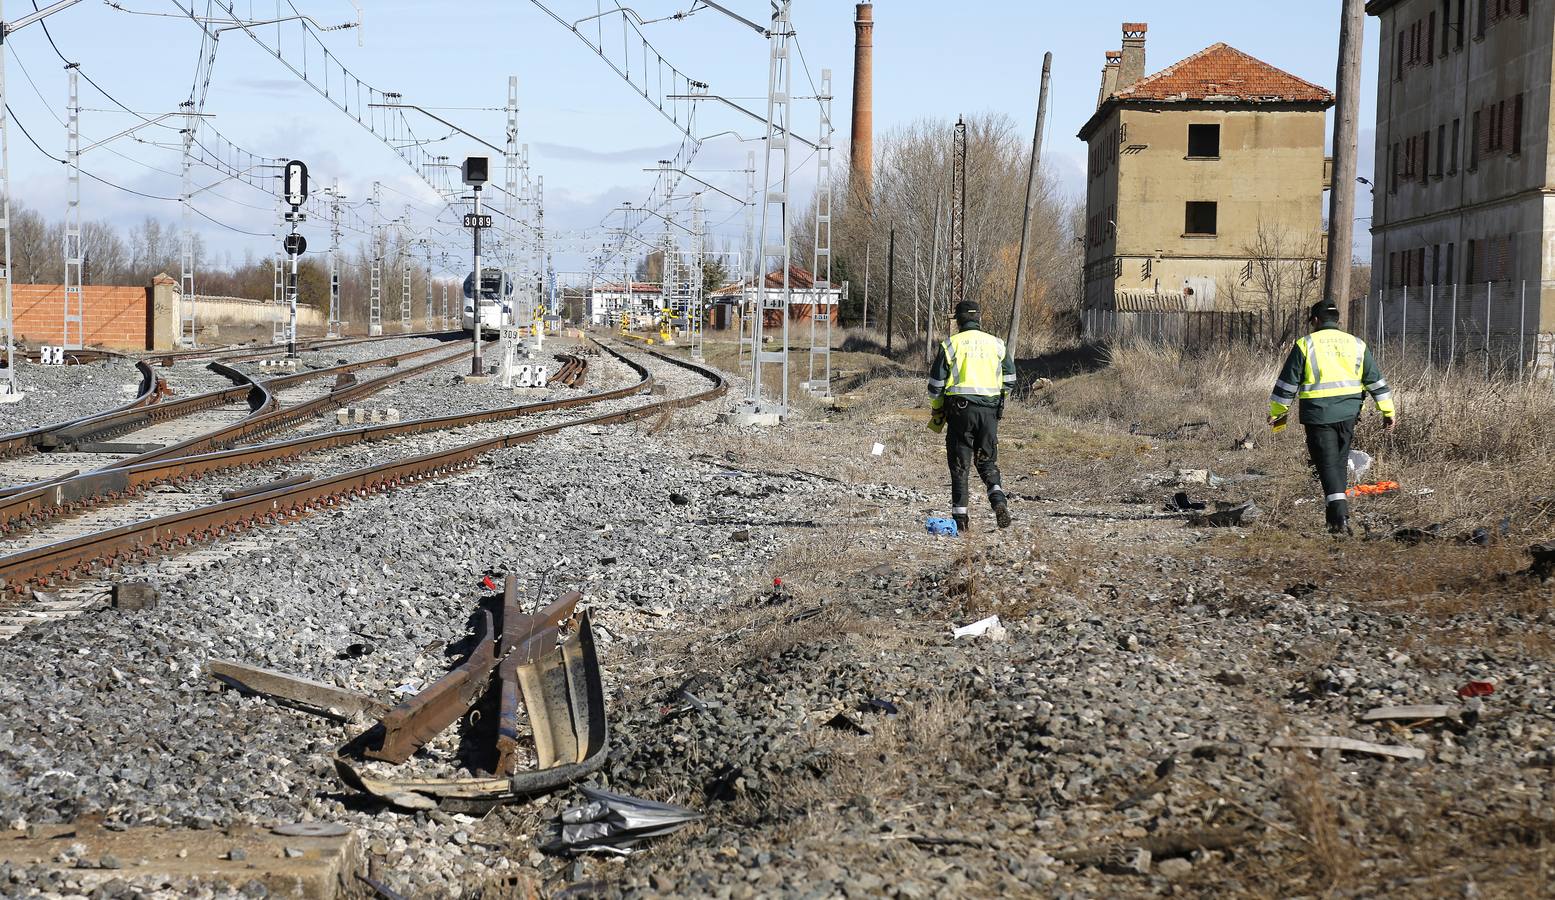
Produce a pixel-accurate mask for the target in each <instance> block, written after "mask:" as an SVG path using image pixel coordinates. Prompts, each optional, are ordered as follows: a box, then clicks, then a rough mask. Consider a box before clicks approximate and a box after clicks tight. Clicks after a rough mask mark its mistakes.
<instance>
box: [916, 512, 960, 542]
mask: <svg viewBox="0 0 1555 900" xmlns="http://www.w3.org/2000/svg"><path fill="white" fill-rule="evenodd" d="M923 524H924V526H925V527H927V528H928V530H929V534H940V535H947V536H949V537H955V536H956V534H957V533H958V532H957V531H956V522H955V520H954V519H941V518H939V517H937V516H930V517H929V519H928V521H926V522H924V523H923Z"/></svg>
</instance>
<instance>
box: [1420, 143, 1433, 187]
mask: <svg viewBox="0 0 1555 900" xmlns="http://www.w3.org/2000/svg"><path fill="white" fill-rule="evenodd" d="M1430 174H1431V132H1429V131H1427V132H1425V133H1424V134H1422V135H1420V183H1421V184H1425V183H1426V179H1427V178H1429V177H1430Z"/></svg>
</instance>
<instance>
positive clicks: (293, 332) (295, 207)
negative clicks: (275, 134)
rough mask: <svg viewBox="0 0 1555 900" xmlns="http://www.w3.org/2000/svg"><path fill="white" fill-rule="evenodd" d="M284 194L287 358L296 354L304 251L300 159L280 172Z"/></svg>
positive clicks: (304, 185) (304, 170) (304, 177)
mask: <svg viewBox="0 0 1555 900" xmlns="http://www.w3.org/2000/svg"><path fill="white" fill-rule="evenodd" d="M283 177H284V194H285V197H286V205H288V206H290V207H291V211H290V212H288V213H287V214H286V221H287V222H289V223H291V226H292V230H291V233H290V234H288V235H287V236H286V241H285V247H286V255H287V256H289V257H291V264H292V265H291V274H290V275H288V276H287V281H286V305H287V317H288V318H287V322H286V356H287V358H288V359H296V358H297V257H299V256H301V255H302V254H303V253H306V252H307V250H308V241H307V239H306V238H304V237H303V236H302V235H300V234H298V233H297V225H298V224H299V223H301V222H304V221H306V220H307V218H308V217H307V214H306V213H304V212H303V211H302V205H303V204H304V203H306V202H307V201H308V166H307V164H305V163H303V162H302V161H300V160H295V159H294V160H292V161H291V162H289V163H287V164H286V171H285V174H284V176H283Z"/></svg>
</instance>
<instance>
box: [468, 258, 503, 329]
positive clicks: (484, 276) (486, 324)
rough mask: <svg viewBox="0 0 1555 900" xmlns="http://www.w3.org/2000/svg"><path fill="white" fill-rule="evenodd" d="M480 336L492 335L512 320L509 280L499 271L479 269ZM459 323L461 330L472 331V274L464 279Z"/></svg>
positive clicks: (473, 324) (473, 317) (473, 303)
mask: <svg viewBox="0 0 1555 900" xmlns="http://www.w3.org/2000/svg"><path fill="white" fill-rule="evenodd" d="M480 295H481V296H480V307H481V314H480V322H481V333H482V335H483V336H484V335H485V334H491V335H493V336H496V335H497V334H499V333H500V332H501V329H502V326H503V325H506V324H507V323H509V322H511V321H512V319H513V281H512V279H510V278H508V277H507V273H505V272H503V271H502V270H501V269H481V290H480ZM459 324H460V326H461V327H462V328H464V330H465V331H467V332H468V331H473V330H474V329H475V273H474V272H471V273H470V274H469V275H467V276H465V279H464V310H463V312H461V313H460V316H459Z"/></svg>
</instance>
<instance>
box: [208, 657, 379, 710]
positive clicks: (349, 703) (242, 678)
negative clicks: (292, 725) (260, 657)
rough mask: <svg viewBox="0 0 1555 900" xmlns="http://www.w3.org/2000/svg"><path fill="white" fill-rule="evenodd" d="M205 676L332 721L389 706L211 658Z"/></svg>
mask: <svg viewBox="0 0 1555 900" xmlns="http://www.w3.org/2000/svg"><path fill="white" fill-rule="evenodd" d="M205 673H206V674H207V675H209V676H210V677H211V678H212V679H214V680H216V681H219V682H221V683H222V684H225V685H227V686H228V687H231V688H235V689H236V690H239V691H242V692H243V693H245V694H253V695H255V696H259V697H267V698H269V699H271V700H278V701H281V703H282V704H283V705H285V706H290V707H292V708H294V709H296V708H301V709H302V710H303V711H305V712H312V713H316V714H322V715H325V716H329V717H331V718H339V719H353V718H356V717H358V716H361V715H363V714H366V715H380V714H382V713H383V712H384V711H385V710H387V709H388V704H385V703H381V702H379V701H377V700H375V699H373V698H372V697H369V696H367V695H366V694H362V693H359V692H357V691H348V690H346V689H344V688H338V687H335V686H334V685H332V684H324V683H322V682H318V681H310V680H309V679H306V678H298V677H297V676H295V675H288V674H286V673H284V672H277V671H274V670H273V669H261V668H259V667H257V666H248V665H244V664H243V663H238V662H229V661H226V660H220V659H209V660H206V661H205Z"/></svg>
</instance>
